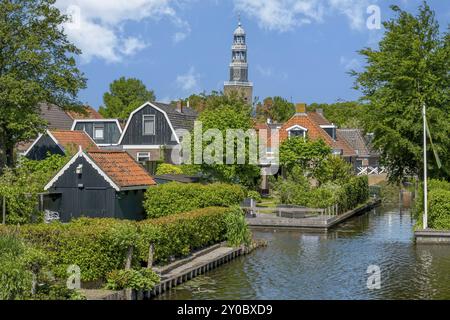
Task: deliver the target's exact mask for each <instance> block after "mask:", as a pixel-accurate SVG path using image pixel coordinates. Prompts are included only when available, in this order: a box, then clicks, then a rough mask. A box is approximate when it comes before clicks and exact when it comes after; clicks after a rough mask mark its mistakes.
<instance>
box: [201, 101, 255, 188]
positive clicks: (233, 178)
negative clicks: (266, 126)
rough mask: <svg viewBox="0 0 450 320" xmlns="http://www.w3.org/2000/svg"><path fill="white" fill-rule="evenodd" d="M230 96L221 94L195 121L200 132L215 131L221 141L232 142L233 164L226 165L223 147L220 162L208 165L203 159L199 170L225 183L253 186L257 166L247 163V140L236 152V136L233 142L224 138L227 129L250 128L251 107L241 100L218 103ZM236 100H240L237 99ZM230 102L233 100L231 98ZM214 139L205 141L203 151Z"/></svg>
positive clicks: (251, 124) (212, 178)
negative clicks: (242, 152) (198, 125)
mask: <svg viewBox="0 0 450 320" xmlns="http://www.w3.org/2000/svg"><path fill="white" fill-rule="evenodd" d="M230 99H231V98H228V96H225V97H224V98H220V99H218V100H217V101H215V103H220V104H219V105H215V104H214V105H211V106H209V107H208V109H205V110H204V111H203V112H202V113H201V114H200V116H199V119H198V120H199V121H201V122H202V125H203V133H205V132H206V131H208V130H209V129H213V130H219V131H220V133H222V137H221V138H222V141H224V142H227V143H233V150H234V158H233V164H227V158H226V152H225V149H226V148H225V146H224V148H223V157H222V156H220V157H219V158H218V160H220V162H221V163H213V164H208V163H206V162H205V161H203V162H202V164H201V165H200V169H201V171H202V172H203V173H204V174H206V175H208V176H209V177H210V178H211V180H212V181H220V182H226V183H239V184H242V185H245V186H247V187H252V186H255V185H256V183H257V180H258V179H259V176H260V170H259V168H258V166H256V165H253V164H249V143H248V139H245V140H246V141H245V151H244V152H245V153H244V154H243V155H238V153H239V150H238V148H237V144H238V143H237V138H236V139H234V141H231V142H230V141H227V138H226V137H227V135H226V132H227V130H228V129H241V130H242V131H243V132H244V134H245V132H246V131H247V130H249V129H252V128H253V123H252V118H251V113H250V111H251V109H250V107H249V106H247V105H246V104H244V103H242V102H241V103H238V102H235V104H222V103H223V101H229V100H230ZM237 101H240V100H237ZM231 102H233V100H231ZM214 142H215V138H211V140H210V141H205V142H204V144H203V150H205V149H206V148H207V147H208V146H209V145H213V143H214ZM238 156H241V157H242V158H243V159H245V164H238ZM228 163H229V162H228Z"/></svg>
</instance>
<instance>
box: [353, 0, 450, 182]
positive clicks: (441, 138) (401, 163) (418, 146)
mask: <svg viewBox="0 0 450 320" xmlns="http://www.w3.org/2000/svg"><path fill="white" fill-rule="evenodd" d="M391 8H392V9H393V11H394V12H395V13H396V14H397V15H398V16H397V17H396V18H394V19H392V20H389V21H386V22H384V23H383V25H384V27H385V29H386V32H385V35H384V38H383V39H382V40H381V41H380V43H379V49H378V50H374V49H371V48H365V49H363V50H361V51H360V54H361V55H362V56H364V57H365V58H366V59H367V66H366V68H365V70H364V71H363V72H360V73H357V72H353V75H354V76H355V77H356V88H357V89H360V90H361V91H362V93H363V94H364V100H365V101H368V103H369V105H370V107H369V108H367V118H366V127H367V130H369V131H370V132H373V133H374V135H375V136H374V139H373V145H374V147H375V148H376V149H380V150H381V156H382V160H383V162H384V165H385V166H386V167H387V169H388V173H389V178H390V179H391V180H395V181H401V180H402V179H403V177H405V176H408V175H420V176H421V175H422V174H421V171H422V168H423V158H422V152H423V147H422V143H423V141H422V140H423V138H422V134H423V129H422V107H423V105H425V106H426V108H427V118H428V121H429V127H430V131H431V135H432V138H433V142H434V148H435V151H436V152H437V153H438V154H439V157H440V160H441V162H442V169H439V168H438V167H437V165H436V162H435V161H430V162H429V163H428V166H429V175H430V177H440V176H441V177H447V178H450V172H449V168H450V151H449V150H450V121H449V111H450V101H449V99H450V94H449V88H450V73H449V69H450V65H449V64H450V36H449V34H448V32H446V33H444V34H442V35H441V34H440V32H439V25H438V23H437V21H436V20H435V14H434V12H433V11H432V10H431V9H430V7H429V6H428V5H427V4H426V3H424V4H423V5H421V6H420V7H419V12H418V14H417V16H413V15H412V14H410V13H408V12H405V11H402V10H401V9H400V8H399V7H397V6H392V7H391ZM428 148H429V150H428V151H431V145H428ZM431 155H432V153H431V152H430V156H431ZM431 157H432V156H431Z"/></svg>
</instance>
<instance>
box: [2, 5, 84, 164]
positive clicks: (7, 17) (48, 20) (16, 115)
mask: <svg viewBox="0 0 450 320" xmlns="http://www.w3.org/2000/svg"><path fill="white" fill-rule="evenodd" d="M54 3H55V0H22V1H0V106H1V108H2V112H1V113H0V147H1V148H2V149H4V150H5V152H4V153H3V157H2V158H1V159H0V167H3V166H4V165H5V164H6V165H7V166H9V167H12V166H14V147H15V146H16V144H17V143H18V142H21V141H24V140H28V139H31V138H34V137H36V135H37V134H38V133H39V132H41V131H42V130H43V129H44V125H45V123H44V121H43V120H42V119H41V118H40V116H39V105H38V104H39V103H40V102H47V103H54V104H56V105H59V106H61V107H62V108H65V109H72V110H81V109H80V105H81V104H80V103H79V101H78V100H77V94H78V91H79V89H82V88H85V86H86V79H85V78H84V77H83V74H82V73H81V72H80V71H79V70H78V68H77V66H76V62H75V58H76V56H77V55H79V54H80V53H81V52H80V50H79V49H78V48H76V47H75V46H74V45H73V44H72V43H70V42H69V41H68V39H67V36H66V34H65V33H64V29H63V28H62V25H63V24H64V23H65V22H67V21H68V17H67V16H65V15H63V14H61V12H60V11H59V10H58V9H57V8H56V7H54Z"/></svg>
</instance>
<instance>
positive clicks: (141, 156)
mask: <svg viewBox="0 0 450 320" xmlns="http://www.w3.org/2000/svg"><path fill="white" fill-rule="evenodd" d="M137 161H138V162H147V161H150V152H138V153H137Z"/></svg>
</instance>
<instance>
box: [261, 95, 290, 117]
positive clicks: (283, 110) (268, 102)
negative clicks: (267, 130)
mask: <svg viewBox="0 0 450 320" xmlns="http://www.w3.org/2000/svg"><path fill="white" fill-rule="evenodd" d="M294 113H295V105H294V104H293V103H291V102H289V101H287V100H286V99H283V98H282V97H273V98H271V97H268V98H266V99H264V101H263V103H258V104H257V105H256V117H257V119H258V120H259V121H265V120H266V119H271V120H272V121H275V122H279V123H282V122H285V121H287V120H289V119H290V118H291V117H292V116H293V115H294Z"/></svg>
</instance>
